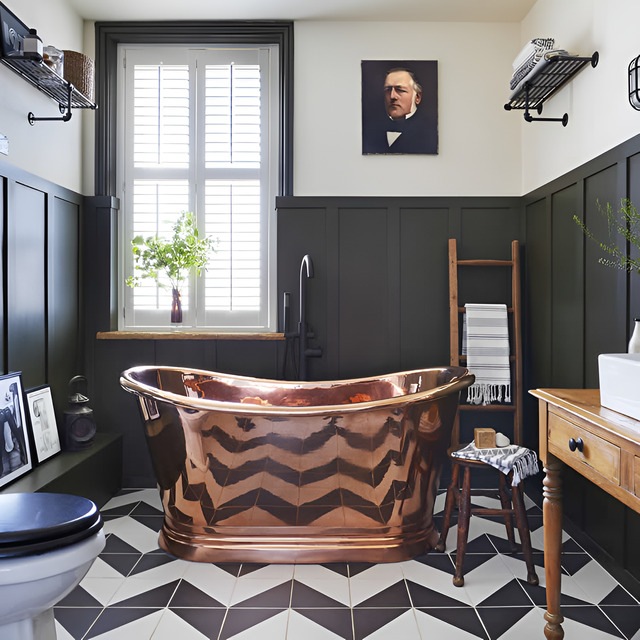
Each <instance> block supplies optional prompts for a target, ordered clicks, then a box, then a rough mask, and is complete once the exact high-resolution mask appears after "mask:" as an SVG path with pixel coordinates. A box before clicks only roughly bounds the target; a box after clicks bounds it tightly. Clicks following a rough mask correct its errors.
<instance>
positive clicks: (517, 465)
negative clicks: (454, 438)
mask: <svg viewBox="0 0 640 640" xmlns="http://www.w3.org/2000/svg"><path fill="white" fill-rule="evenodd" d="M451 456H452V457H453V458H461V459H462V460H480V461H482V462H486V463H487V464H489V465H491V466H492V467H495V468H496V469H498V470H499V471H502V473H504V474H505V475H508V473H509V472H510V471H513V479H512V480H511V486H512V487H517V486H518V485H519V484H520V482H521V481H522V480H524V479H525V478H528V477H529V476H533V475H535V474H536V473H538V471H539V469H538V456H537V455H536V452H535V451H533V450H531V449H527V448H525V447H520V446H518V445H517V444H512V445H509V446H508V447H496V448H495V449H478V448H477V447H476V445H475V444H473V442H471V443H469V444H468V445H467V446H466V447H463V448H462V449H459V450H458V451H454V452H453V453H452V454H451Z"/></svg>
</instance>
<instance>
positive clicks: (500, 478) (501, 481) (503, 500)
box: [498, 472, 518, 553]
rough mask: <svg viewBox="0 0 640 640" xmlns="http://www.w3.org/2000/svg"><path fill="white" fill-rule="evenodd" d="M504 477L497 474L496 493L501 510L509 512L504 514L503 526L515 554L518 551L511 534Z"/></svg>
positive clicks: (509, 509) (511, 510) (510, 514)
mask: <svg viewBox="0 0 640 640" xmlns="http://www.w3.org/2000/svg"><path fill="white" fill-rule="evenodd" d="M506 477H507V476H505V475H504V473H500V472H498V493H499V494H500V504H501V505H502V508H503V509H504V510H505V512H506V511H507V510H508V511H509V513H505V514H504V526H505V527H506V529H507V539H508V540H509V544H510V545H511V553H515V552H516V551H517V550H518V545H517V544H516V538H515V535H514V533H513V508H512V499H511V496H510V495H509V491H508V489H507V485H506Z"/></svg>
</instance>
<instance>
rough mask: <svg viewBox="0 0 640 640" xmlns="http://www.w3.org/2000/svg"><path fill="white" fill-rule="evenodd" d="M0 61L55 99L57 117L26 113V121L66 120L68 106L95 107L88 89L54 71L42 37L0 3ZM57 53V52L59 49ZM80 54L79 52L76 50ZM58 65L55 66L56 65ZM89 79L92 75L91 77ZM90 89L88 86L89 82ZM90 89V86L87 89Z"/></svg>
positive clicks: (68, 117)
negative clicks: (27, 114) (84, 89)
mask: <svg viewBox="0 0 640 640" xmlns="http://www.w3.org/2000/svg"><path fill="white" fill-rule="evenodd" d="M0 38H1V42H0V45H1V47H0V62H2V63H3V64H4V65H5V66H7V67H9V68H10V69H11V70H12V71H14V72H15V73H17V74H18V75H19V76H20V77H22V78H23V79H24V80H26V81H27V82H29V83H30V84H32V85H33V86H34V87H36V88H37V89H38V90H39V91H41V92H42V93H44V94H45V95H47V96H48V97H49V98H51V99H52V100H54V101H55V102H57V103H58V107H59V109H60V113H61V114H63V115H62V116H60V117H46V118H44V117H43V118H40V117H35V116H34V115H33V114H32V113H29V116H28V118H29V122H30V123H31V124H33V123H34V122H36V121H40V120H59V121H64V122H66V121H68V120H70V119H71V110H72V109H96V108H97V105H96V104H95V102H93V97H92V95H91V96H88V95H87V93H89V92H88V91H85V92H83V91H81V90H80V89H78V88H77V87H76V86H75V85H74V84H73V83H72V82H70V81H69V80H68V79H66V78H64V77H63V76H62V75H60V74H58V73H56V71H55V70H54V66H53V65H50V64H47V62H51V60H47V58H46V56H43V47H42V41H41V40H40V38H39V37H38V35H37V32H36V30H35V29H29V28H28V27H27V26H26V25H25V24H24V23H23V22H22V21H20V20H19V18H17V16H15V15H14V14H13V13H12V12H11V11H9V9H7V7H5V6H4V5H3V4H2V3H0ZM59 53H61V52H59ZM78 55H81V54H78ZM58 68H59V67H58ZM91 82H93V78H92V77H91ZM91 89H92V86H91ZM91 93H93V92H92V90H91Z"/></svg>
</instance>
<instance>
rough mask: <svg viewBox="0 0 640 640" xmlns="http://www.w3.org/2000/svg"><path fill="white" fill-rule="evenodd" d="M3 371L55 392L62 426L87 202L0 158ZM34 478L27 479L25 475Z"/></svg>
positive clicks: (73, 367)
mask: <svg viewBox="0 0 640 640" xmlns="http://www.w3.org/2000/svg"><path fill="white" fill-rule="evenodd" d="M0 203H2V207H1V210H2V222H3V224H2V227H1V228H2V238H3V247H4V252H3V260H2V261H1V263H0V271H1V273H2V276H3V277H2V278H1V279H0V280H1V282H2V285H1V287H0V291H1V293H2V300H3V304H2V308H3V310H4V313H3V314H2V318H1V320H0V332H1V335H2V339H1V340H0V344H1V350H0V355H1V365H0V367H1V368H2V372H1V373H7V372H10V371H20V372H22V384H23V388H24V390H27V389H29V388H31V387H35V386H39V385H44V384H48V385H49V386H50V387H51V393H52V397H53V404H54V408H55V411H56V419H57V423H58V426H60V425H61V424H62V417H63V412H64V410H65V409H66V407H67V404H68V395H69V390H68V381H69V380H70V378H71V377H72V376H74V375H77V374H80V373H83V370H82V367H83V364H84V363H83V361H82V344H81V342H80V339H79V336H81V335H82V325H81V319H80V307H81V296H80V280H81V272H80V267H79V252H80V248H81V243H80V241H79V238H80V235H79V233H80V232H79V227H80V220H81V211H82V209H81V204H82V197H81V196H80V195H79V194H77V193H74V192H72V191H69V190H67V189H64V188H62V187H59V186H57V185H55V184H52V183H50V182H47V181H46V180H43V179H41V178H38V177H37V176H34V175H31V174H29V173H28V172H26V171H22V170H20V169H17V168H16V167H13V166H11V165H9V164H8V163H6V162H4V161H0ZM28 477H29V476H28V475H27V476H26V478H28Z"/></svg>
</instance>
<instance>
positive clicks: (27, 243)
mask: <svg viewBox="0 0 640 640" xmlns="http://www.w3.org/2000/svg"><path fill="white" fill-rule="evenodd" d="M8 202H9V210H8V213H9V215H8V218H7V303H8V304H7V370H8V371H22V384H23V386H24V388H25V389H26V388H29V387H32V386H35V385H38V384H42V383H43V382H44V381H45V380H46V375H47V372H46V368H47V361H46V354H47V350H46V326H47V325H46V321H47V307H46V276H47V272H46V248H45V239H46V235H45V233H46V230H45V223H46V211H47V197H46V193H44V192H42V191H40V190H38V189H35V188H32V187H30V186H28V185H25V184H22V183H20V182H12V183H11V184H10V186H9V198H8Z"/></svg>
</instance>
